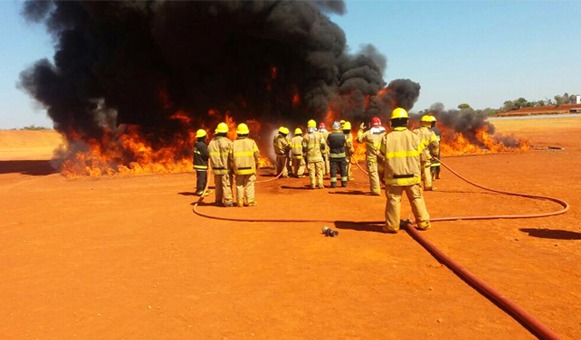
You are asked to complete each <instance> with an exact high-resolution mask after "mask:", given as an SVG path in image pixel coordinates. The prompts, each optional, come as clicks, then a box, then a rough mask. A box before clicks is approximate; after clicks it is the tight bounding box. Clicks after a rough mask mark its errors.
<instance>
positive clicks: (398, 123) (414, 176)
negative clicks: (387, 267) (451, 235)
mask: <svg viewBox="0 0 581 340" xmlns="http://www.w3.org/2000/svg"><path fill="white" fill-rule="evenodd" d="M408 120H409V116H408V113H407V111H406V110H404V109H402V108H396V109H395V110H393V112H392V113H391V127H392V128H393V131H391V132H390V133H388V134H387V135H385V136H384V137H383V139H382V141H381V145H380V156H379V158H380V162H382V165H383V168H384V169H383V178H384V183H385V193H386V195H387V202H386V205H385V227H384V230H385V231H386V232H388V233H397V231H398V230H399V228H400V223H401V221H400V216H401V198H402V193H404V192H405V194H406V196H407V198H408V201H409V202H410V204H411V206H412V212H413V214H414V217H415V219H416V225H417V228H418V229H420V230H426V229H428V228H430V215H429V213H428V210H427V209H426V203H425V201H424V197H423V192H422V188H421V180H422V168H421V166H422V162H424V161H425V158H426V154H425V153H424V152H423V151H424V150H423V148H424V144H422V142H421V140H420V138H419V137H418V136H417V135H416V134H414V133H413V132H412V131H410V130H408V128H407V123H408Z"/></svg>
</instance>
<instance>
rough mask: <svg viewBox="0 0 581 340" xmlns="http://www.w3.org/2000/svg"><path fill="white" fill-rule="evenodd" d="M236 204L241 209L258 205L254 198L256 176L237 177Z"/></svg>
mask: <svg viewBox="0 0 581 340" xmlns="http://www.w3.org/2000/svg"><path fill="white" fill-rule="evenodd" d="M235 177H236V204H238V206H239V207H241V206H243V205H248V204H249V203H250V204H252V203H256V199H255V197H254V182H256V175H255V174H252V175H236V176H235Z"/></svg>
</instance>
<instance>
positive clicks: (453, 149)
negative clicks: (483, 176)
mask: <svg viewBox="0 0 581 340" xmlns="http://www.w3.org/2000/svg"><path fill="white" fill-rule="evenodd" d="M437 127H438V128H439V129H440V131H441V133H442V136H441V141H440V153H441V155H442V156H460V155H481V154H489V153H497V152H516V151H528V150H530V148H531V144H530V142H529V141H528V140H527V139H521V138H517V137H515V136H512V135H503V134H489V133H488V132H487V130H486V128H484V127H483V128H481V129H479V130H477V131H475V132H473V133H471V134H466V133H459V132H455V131H454V130H453V129H452V128H449V127H447V126H445V125H443V124H437Z"/></svg>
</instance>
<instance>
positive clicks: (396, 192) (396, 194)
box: [385, 184, 430, 231]
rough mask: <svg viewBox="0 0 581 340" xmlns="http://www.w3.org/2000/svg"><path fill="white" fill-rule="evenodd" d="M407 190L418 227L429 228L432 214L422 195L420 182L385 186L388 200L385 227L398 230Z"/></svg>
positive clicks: (387, 229)
mask: <svg viewBox="0 0 581 340" xmlns="http://www.w3.org/2000/svg"><path fill="white" fill-rule="evenodd" d="M403 192H405V194H406V196H407V197H408V201H409V202H410V205H411V208H412V213H413V214H414V218H415V219H416V223H417V225H418V228H420V229H428V228H429V227H430V214H429V213H428V209H426V202H425V201H424V197H423V195H422V188H421V186H420V185H419V184H414V185H409V186H395V185H388V186H386V187H385V194H386V195H387V202H386V204H385V229H386V231H397V230H398V229H399V222H400V219H401V196H402V194H403Z"/></svg>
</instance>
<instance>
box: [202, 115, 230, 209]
mask: <svg viewBox="0 0 581 340" xmlns="http://www.w3.org/2000/svg"><path fill="white" fill-rule="evenodd" d="M214 132H215V135H214V138H213V139H212V140H211V141H210V144H208V151H209V152H210V166H211V167H212V172H214V185H215V186H216V205H222V206H224V207H231V206H233V205H234V203H233V202H232V177H231V175H230V172H231V170H232V169H231V166H230V159H229V157H230V152H231V151H232V141H231V140H230V139H228V137H226V134H227V133H228V125H227V124H226V123H220V124H218V126H217V127H216V130H215V131H214Z"/></svg>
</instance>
